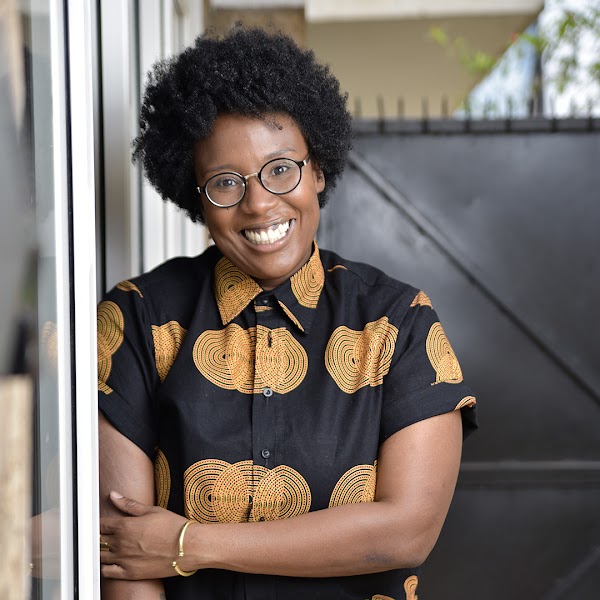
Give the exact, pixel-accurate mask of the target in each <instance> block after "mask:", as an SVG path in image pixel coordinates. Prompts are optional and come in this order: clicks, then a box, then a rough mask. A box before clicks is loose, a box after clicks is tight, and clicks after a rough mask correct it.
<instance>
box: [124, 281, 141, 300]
mask: <svg viewBox="0 0 600 600" xmlns="http://www.w3.org/2000/svg"><path fill="white" fill-rule="evenodd" d="M117 289H118V290H121V291H123V292H136V293H137V294H138V296H139V297H140V298H143V297H144V294H142V292H141V291H140V288H139V287H138V286H137V285H135V283H132V282H131V281H128V280H127V279H126V280H125V281H121V283H117Z"/></svg>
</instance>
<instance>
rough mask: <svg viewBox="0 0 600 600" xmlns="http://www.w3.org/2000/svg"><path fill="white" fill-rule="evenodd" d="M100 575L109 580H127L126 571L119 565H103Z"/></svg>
mask: <svg viewBox="0 0 600 600" xmlns="http://www.w3.org/2000/svg"><path fill="white" fill-rule="evenodd" d="M100 573H102V577H106V578H107V579H127V577H126V573H125V569H124V568H123V567H120V566H119V565H102V566H101V567H100Z"/></svg>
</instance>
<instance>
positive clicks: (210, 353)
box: [99, 28, 476, 600]
mask: <svg viewBox="0 0 600 600" xmlns="http://www.w3.org/2000/svg"><path fill="white" fill-rule="evenodd" d="M349 146H350V116H349V114H348V112H347V110H346V108H345V96H343V95H342V94H340V91H339V84H338V82H337V80H336V79H335V78H334V77H333V76H332V75H331V74H330V73H329V71H328V69H327V68H325V67H323V66H320V65H318V64H317V63H316V62H315V58H314V56H313V54H312V53H311V52H305V51H302V50H300V49H299V48H298V47H297V46H296V45H295V44H294V43H293V42H292V41H291V40H290V39H289V38H286V37H284V36H279V35H269V34H267V33H265V32H263V31H260V30H252V29H250V30H249V29H244V28H236V29H235V30H233V31H232V32H230V33H229V34H228V35H227V36H225V37H224V38H222V39H219V40H216V39H208V38H199V39H198V40H197V42H196V45H195V46H194V47H192V48H188V49H187V50H185V51H184V52H183V53H182V54H181V55H179V56H178V57H176V58H175V59H173V60H171V61H169V62H165V63H161V64H159V65H158V66H157V67H156V68H155V70H154V73H153V74H152V77H151V80H150V83H149V85H148V88H147V90H146V96H145V99H144V105H143V107H142V130H141V134H140V136H139V137H138V139H137V140H136V142H135V156H136V157H137V158H139V159H141V160H142V162H143V164H144V168H145V171H146V175H147V177H148V178H149V180H150V181H151V183H152V184H153V185H154V186H155V187H156V189H157V190H158V191H159V192H160V193H161V195H162V196H163V198H165V199H169V200H171V201H173V202H175V203H176V204H177V205H178V206H180V207H181V208H183V209H184V210H186V211H187V213H188V214H189V216H190V217H191V218H192V219H193V220H200V221H202V222H204V223H205V224H206V226H207V227H208V229H209V232H210V235H211V236H212V239H213V240H214V242H215V245H214V246H213V247H211V248H209V249H208V250H207V251H206V252H205V253H204V254H202V255H201V256H199V257H196V258H179V259H175V260H172V261H169V262H167V263H166V264H164V265H162V266H160V267H158V268H157V269H155V270H154V271H152V272H151V273H148V274H146V275H143V276H141V277H139V278H137V279H134V280H132V281H127V282H122V283H121V284H119V285H118V286H117V287H116V288H115V289H114V290H112V291H111V292H110V293H109V294H108V296H107V298H106V299H105V301H104V302H102V303H101V305H100V307H99V357H100V358H99V390H100V391H99V403H100V410H101V416H100V458H101V469H100V472H101V496H102V499H101V511H102V515H103V518H102V522H101V535H100V543H101V548H102V549H103V550H104V551H103V552H101V557H102V563H103V566H102V575H103V597H104V598H115V599H116V598H144V599H153V598H156V599H158V598H162V597H166V598H168V599H176V600H186V599H188V598H189V599H192V598H194V599H199V598H206V599H217V598H234V599H236V598H257V599H264V598H284V599H292V600H293V599H305V598H323V599H324V598H328V599H329V598H348V599H350V598H352V599H357V600H364V599H365V598H393V599H395V600H399V599H400V598H416V586H417V582H418V565H420V564H421V563H422V562H423V561H424V559H425V558H426V556H427V555H428V553H429V552H430V550H431V549H432V547H433V545H434V543H435V541H436V539H437V537H438V535H439V532H440V529H441V526H442V524H443V521H444V519H445V516H446V513H447V511H448V507H449V504H450V501H451V498H452V494H453V491H454V487H455V483H456V478H457V473H458V467H459V462H460V453H461V436H462V435H463V434H464V433H468V432H469V431H470V430H472V429H473V428H475V427H476V419H475V412H474V411H475V409H474V407H473V406H474V404H475V399H474V398H473V396H472V394H471V392H470V391H469V389H468V388H467V387H466V386H465V385H464V384H463V383H462V373H461V371H460V367H459V365H458V362H457V360H456V358H455V356H454V353H453V352H452V349H451V347H450V345H449V343H448V341H447V339H446V337H445V335H444V332H443V329H442V327H441V325H440V324H439V322H438V319H437V316H436V314H435V312H434V311H433V309H432V307H431V302H430V301H429V299H428V298H427V296H426V295H425V294H424V293H423V292H420V291H419V290H416V289H414V288H412V287H410V286H408V285H406V284H403V283H400V282H398V281H395V280H393V279H391V278H389V277H387V276H386V275H385V274H383V273H382V272H380V271H378V270H377V269H375V268H373V267H370V266H368V265H363V264H357V263H352V262H350V261H347V260H344V259H342V258H340V257H339V256H336V255H335V254H333V253H331V252H327V251H324V250H320V249H319V248H318V247H317V245H316V243H314V238H315V235H316V231H317V226H318V223H319V211H320V207H322V206H323V205H324V203H325V201H326V199H327V194H328V192H329V191H330V190H331V189H332V187H333V186H334V185H335V182H336V180H337V178H338V177H339V176H340V174H341V171H342V169H343V165H344V161H345V158H346V154H347V151H348V149H349ZM461 416H462V419H461ZM163 590H164V591H163ZM163 593H164V594H165V596H163V595H162V594H163Z"/></svg>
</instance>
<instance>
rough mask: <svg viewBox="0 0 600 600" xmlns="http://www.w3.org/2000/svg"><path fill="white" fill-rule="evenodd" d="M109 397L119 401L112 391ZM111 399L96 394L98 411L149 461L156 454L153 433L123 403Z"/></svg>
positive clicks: (118, 397) (100, 393) (99, 393)
mask: <svg viewBox="0 0 600 600" xmlns="http://www.w3.org/2000/svg"><path fill="white" fill-rule="evenodd" d="M110 396H114V397H115V399H120V396H119V395H118V394H116V393H115V392H114V391H113V392H112V394H110ZM112 400H113V398H109V397H107V396H106V395H105V394H104V393H102V392H98V409H99V410H100V411H101V412H102V414H103V415H104V416H105V417H106V418H107V419H108V420H109V421H110V423H111V425H112V426H113V427H114V428H115V429H116V430H117V431H118V432H119V433H121V434H123V435H124V436H125V437H126V438H127V439H129V440H130V441H131V442H133V443H134V444H135V445H136V446H137V447H138V448H140V449H141V450H142V451H143V452H144V453H145V454H146V455H147V456H148V458H149V459H150V460H152V461H153V460H154V457H155V454H156V442H155V441H152V440H155V439H156V435H155V433H154V431H152V429H151V428H150V427H149V426H148V425H145V424H143V423H142V422H141V419H140V418H139V416H137V415H134V414H133V413H132V412H131V411H130V410H129V407H128V406H127V404H126V403H125V402H112Z"/></svg>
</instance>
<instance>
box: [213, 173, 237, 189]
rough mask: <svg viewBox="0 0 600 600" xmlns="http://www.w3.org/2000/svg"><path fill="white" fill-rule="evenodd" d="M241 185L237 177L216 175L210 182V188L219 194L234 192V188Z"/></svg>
mask: <svg viewBox="0 0 600 600" xmlns="http://www.w3.org/2000/svg"><path fill="white" fill-rule="evenodd" d="M239 185H241V183H240V180H239V179H238V178H237V177H233V176H231V175H226V174H225V175H217V176H216V177H214V178H213V179H211V181H210V188H211V189H213V190H218V191H221V192H226V191H229V190H234V189H235V188H236V187H238V186H239Z"/></svg>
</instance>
